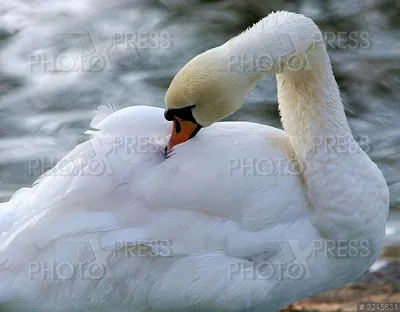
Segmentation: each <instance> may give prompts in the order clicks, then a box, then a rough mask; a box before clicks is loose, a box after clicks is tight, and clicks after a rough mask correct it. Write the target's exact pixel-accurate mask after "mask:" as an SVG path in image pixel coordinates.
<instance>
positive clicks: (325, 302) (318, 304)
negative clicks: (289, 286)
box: [281, 245, 400, 312]
mask: <svg viewBox="0 0 400 312" xmlns="http://www.w3.org/2000/svg"><path fill="white" fill-rule="evenodd" d="M399 252H400V245H396V246H390V247H386V248H385V249H384V252H383V254H382V258H383V259H384V260H382V262H384V261H387V263H386V265H384V266H382V267H381V268H379V269H376V270H371V271H370V272H366V273H365V274H364V275H363V276H361V277H360V278H359V279H358V280H357V281H355V282H354V283H350V284H347V285H345V286H343V287H342V288H339V289H336V290H333V291H328V292H325V293H322V294H319V295H317V296H314V297H310V298H307V299H304V300H301V301H298V302H296V303H294V304H291V305H290V306H288V307H286V308H284V309H283V310H281V311H282V312H283V311H285V312H289V311H291V312H294V311H309V312H311V311H313V312H314V311H315V312H317V311H320V312H333V311H334V312H352V311H357V303H361V302H374V303H393V302H398V303H399V307H398V310H399V311H400V255H399ZM392 311H394V310H392Z"/></svg>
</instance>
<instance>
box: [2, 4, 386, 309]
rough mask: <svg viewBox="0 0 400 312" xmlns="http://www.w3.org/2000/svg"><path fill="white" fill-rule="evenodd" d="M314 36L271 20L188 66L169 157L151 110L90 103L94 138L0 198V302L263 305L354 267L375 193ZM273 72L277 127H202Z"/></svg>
mask: <svg viewBox="0 0 400 312" xmlns="http://www.w3.org/2000/svg"><path fill="white" fill-rule="evenodd" d="M319 35H320V31H319V30H318V28H317V26H316V25H315V24H314V23H313V22H312V21H311V20H310V19H309V18H306V17H304V16H302V15H299V14H293V13H288V12H277V13H273V14H270V15H269V16H268V17H266V18H264V19H262V20H261V21H260V22H258V23H257V24H255V25H254V26H253V27H252V28H250V29H248V30H247V31H245V32H244V33H242V34H241V35H239V36H237V37H235V38H233V39H231V40H230V41H228V42H227V43H225V44H223V45H222V46H220V47H216V48H214V49H211V50H209V51H206V52H205V53H203V54H201V55H199V56H197V57H195V58H194V59H193V60H191V61H190V62H189V63H188V64H187V65H186V66H185V67H184V68H183V69H182V70H181V71H180V72H179V73H178V74H177V75H176V77H175V78H174V80H173V81H172V83H171V86H170V88H169V90H168V92H167V95H166V105H167V109H168V110H167V111H166V118H167V119H173V120H174V128H173V133H172V136H171V138H170V142H169V156H170V157H169V158H167V159H165V158H164V147H165V145H166V140H168V138H169V137H168V134H169V133H170V131H171V130H170V129H171V124H170V123H169V122H167V121H166V120H165V119H164V116H163V110H161V109H159V108H151V107H130V108H125V109H122V110H119V111H116V112H112V113H111V112H110V109H109V108H101V109H100V112H99V114H98V115H97V116H96V118H95V119H94V120H93V123H92V126H94V127H96V128H97V129H99V131H95V132H93V133H92V136H93V137H92V139H90V140H89V141H87V142H84V143H83V144H81V145H79V146H77V147H76V148H75V149H74V150H73V151H72V152H71V153H69V154H68V155H67V156H66V157H65V158H64V159H63V160H62V161H61V162H60V163H59V165H57V166H56V167H55V168H54V169H53V170H51V171H49V172H48V173H47V174H45V175H44V176H43V177H42V178H40V179H39V181H38V182H37V183H36V184H35V185H34V186H32V188H25V189H21V190H19V191H18V192H17V193H16V194H15V195H14V196H13V197H12V199H11V200H10V201H9V202H8V203H5V204H2V205H1V207H0V233H2V236H1V240H0V252H1V254H0V307H2V308H4V309H5V310H6V311H8V310H9V311H28V310H29V311H33V310H34V311H45V312H46V311H120V312H123V311H275V310H277V309H279V308H282V307H284V306H285V305H287V304H290V303H292V302H294V301H296V300H298V299H301V298H304V297H307V296H310V295H313V294H317V293H319V292H322V291H325V290H329V289H333V288H336V287H338V286H340V285H343V284H345V283H347V282H349V281H352V280H354V279H355V278H357V277H358V276H359V275H360V274H362V273H363V272H364V271H365V270H367V268H368V267H369V266H370V265H371V264H372V263H373V262H374V261H375V260H376V259H377V257H378V256H379V253H380V250H381V248H382V240H383V237H384V225H385V221H386V218H387V214H388V202H389V192H388V188H387V185H386V183H385V180H384V178H383V175H382V173H381V171H380V170H379V169H378V168H377V166H376V165H375V164H374V163H373V162H372V161H371V160H370V159H369V158H368V156H367V155H366V154H365V153H364V152H363V151H362V150H361V149H360V148H359V147H358V145H357V144H356V143H355V142H354V141H353V140H352V135H351V131H350V128H349V126H348V124H347V122H346V117H345V114H344V109H343V105H342V102H341V99H340V94H339V90H338V87H337V84H336V82H335V79H334V76H333V74H332V68H331V65H330V62H329V58H328V54H327V52H326V49H325V46H324V44H323V42H322V41H320V40H318V37H319ZM243 60H244V61H243ZM261 60H262V61H261ZM275 72H279V73H278V74H277V80H278V99H279V109H280V112H281V115H282V123H283V126H284V128H285V132H284V131H281V130H279V129H275V128H271V127H268V126H264V125H259V124H254V123H246V122H221V123H215V124H213V123H214V122H216V121H218V120H220V119H222V118H224V117H225V116H227V115H229V114H231V113H233V112H234V111H235V110H237V109H238V108H239V106H240V105H241V103H242V100H243V97H244V96H245V94H246V93H247V92H248V91H250V89H251V88H252V86H253V85H254V82H255V81H256V80H257V79H259V78H260V77H262V76H263V75H264V74H265V73H275ZM200 125H201V126H209V127H205V128H204V129H202V130H200V132H199V133H198V134H197V135H196V136H195V137H194V138H192V139H190V140H188V139H189V138H190V137H191V136H194V135H195V134H196V132H197V131H198V130H199V128H200ZM187 140H188V141H187ZM184 141H187V142H185V143H182V142H184ZM178 143H182V144H178ZM7 309H8V310H7Z"/></svg>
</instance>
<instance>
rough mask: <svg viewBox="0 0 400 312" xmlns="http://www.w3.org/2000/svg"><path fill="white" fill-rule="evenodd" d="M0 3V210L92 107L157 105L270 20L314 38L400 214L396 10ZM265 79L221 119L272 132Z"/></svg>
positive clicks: (349, 5)
mask: <svg viewBox="0 0 400 312" xmlns="http://www.w3.org/2000/svg"><path fill="white" fill-rule="evenodd" d="M116 3H118V4H114V3H112V2H108V1H104V0H97V1H94V0H93V1H91V0H63V1H57V0H47V1H40V0H30V1H27V0H2V3H1V4H0V60H1V66H0V77H1V78H0V120H1V123H0V201H5V200H7V199H8V198H9V197H10V196H11V195H12V193H13V192H14V191H15V190H16V189H18V188H20V187H22V186H26V185H29V184H31V183H32V182H33V181H34V180H35V179H36V177H37V176H38V175H40V174H41V173H42V171H43V170H47V169H49V168H50V167H51V166H53V165H54V164H55V163H56V161H57V160H58V159H59V158H60V157H62V156H63V155H64V154H65V153H66V152H67V151H69V150H70V149H71V148H72V147H73V146H74V145H76V144H77V143H78V142H79V141H80V140H83V139H84V138H85V137H84V136H83V135H82V133H83V131H84V130H85V129H87V127H88V126H89V121H90V119H91V117H92V115H93V114H92V111H93V110H94V109H95V108H96V106H98V105H99V104H106V103H112V104H113V105H117V106H120V107H125V106H130V105H138V104H145V105H154V106H159V107H162V106H163V105H164V102H163V98H164V93H165V91H166V88H167V87H168V85H169V82H170V81H171V79H172V77H173V76H174V74H175V73H176V72H177V70H178V69H179V68H180V67H181V66H182V65H184V64H185V63H186V62H187V61H188V60H189V59H191V58H192V57H193V56H195V55H196V54H198V53H200V52H203V51H204V50H206V49H208V48H211V47H213V46H216V45H219V44H221V43H223V42H224V41H226V40H227V39H229V38H230V37H231V36H234V35H236V34H238V33H240V32H241V31H242V30H244V29H245V28H246V27H247V26H249V25H251V24H252V23H253V22H255V21H257V20H258V19H259V18H261V17H263V16H265V15H267V14H268V13H269V12H271V11H272V10H277V9H286V10H292V11H295V12H300V13H304V14H306V15H308V16H310V17H312V18H313V19H314V20H315V22H316V23H317V24H318V25H319V26H320V28H321V30H322V31H323V33H324V39H325V42H326V43H327V45H328V49H329V52H330V56H331V59H332V63H333V66H334V72H335V75H336V78H337V81H338V83H339V85H340V88H341V91H342V96H343V100H344V103H345V106H346V114H347V116H348V118H349V122H350V125H351V127H352V130H353V132H354V134H355V136H356V137H357V138H358V139H360V140H364V141H363V142H364V143H366V144H364V145H365V149H366V151H367V152H368V154H369V155H370V157H371V158H372V159H373V160H374V161H375V162H376V163H377V164H378V165H379V167H380V168H381V169H382V171H383V172H384V174H385V177H386V180H387V182H388V184H389V187H390V191H391V207H397V206H400V122H399V121H400V103H399V98H400V18H399V16H400V2H399V1H384V0H383V1H382V0H366V1H362V2H361V1H354V2H353V1H347V0H344V1H343V0H342V1H336V0H331V1H325V0H320V1H319V0H303V1H279V0H271V1H239V0H229V1H194V0H186V1H179V0H159V1H155V0H131V1H126V0H120V1H116ZM274 81H275V78H274V77H266V78H265V79H263V80H262V81H259V82H258V84H257V86H256V88H255V90H254V91H253V92H252V93H251V94H250V95H249V96H248V97H247V99H246V105H245V107H244V108H243V109H242V110H241V111H240V112H238V113H236V114H235V115H233V116H231V117H230V119H235V120H250V121H257V122H262V123H266V124H270V125H272V126H277V127H280V123H279V117H278V110H277V99H276V85H275V82H274Z"/></svg>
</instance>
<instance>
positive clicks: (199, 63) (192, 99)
mask: <svg viewBox="0 0 400 312" xmlns="http://www.w3.org/2000/svg"><path fill="white" fill-rule="evenodd" d="M221 49H222V47H217V48H214V49H211V50H208V51H206V52H204V53H202V54H200V55H198V56H196V57H195V58H193V59H192V60H191V61H189V62H188V63H187V64H186V65H185V66H184V67H183V68H182V69H181V70H180V71H179V72H178V73H177V74H176V75H175V77H174V78H173V80H172V82H171V84H170V86H169V88H168V90H167V93H166V95H165V106H166V110H165V118H166V119H167V120H173V121H174V126H173V129H172V134H171V139H170V142H169V144H168V150H170V149H171V148H172V147H173V146H174V145H176V144H179V143H182V142H185V141H187V140H189V139H190V138H192V137H194V136H195V135H196V134H197V132H198V131H199V130H200V129H201V127H208V126H210V125H212V124H213V123H214V122H217V121H220V120H222V119H224V118H225V117H227V116H229V115H231V114H233V113H234V112H235V111H237V110H238V109H239V108H240V106H241V104H242V102H243V98H244V96H245V95H246V93H247V92H248V91H249V90H250V89H251V88H252V86H253V85H254V82H255V81H250V80H249V79H246V77H243V76H241V74H240V73H237V72H235V71H230V68H229V57H228V56H227V55H225V53H223V52H221Z"/></svg>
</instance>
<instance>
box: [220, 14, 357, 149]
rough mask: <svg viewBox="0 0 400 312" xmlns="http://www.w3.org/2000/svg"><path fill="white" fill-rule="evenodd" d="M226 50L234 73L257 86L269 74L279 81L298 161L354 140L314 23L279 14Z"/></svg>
mask: <svg viewBox="0 0 400 312" xmlns="http://www.w3.org/2000/svg"><path fill="white" fill-rule="evenodd" d="M223 47H224V50H225V53H226V54H228V55H229V56H230V64H229V65H230V66H229V67H230V68H229V70H230V72H234V73H237V74H239V75H241V76H242V77H243V76H244V77H245V78H246V79H248V80H249V81H250V85H251V86H252V85H253V84H254V82H255V81H256V80H257V79H260V78H261V77H263V76H264V74H266V73H275V74H276V75H277V83H278V101H279V110H280V113H281V116H282V124H283V127H284V129H285V130H286V132H287V134H288V136H289V138H290V141H291V143H292V145H293V148H294V150H295V152H296V154H297V155H298V156H300V155H302V154H304V153H307V151H308V150H309V149H310V147H311V146H312V145H313V143H315V142H316V141H320V140H321V139H322V138H324V139H326V138H327V137H335V138H337V137H349V138H350V137H351V131H350V127H349V125H348V123H347V120H346V116H345V113H344V108H343V104H342V101H341V97H340V92H339V88H338V86H337V83H336V81H335V78H334V76H333V72H332V66H331V64H330V60H329V56H328V53H327V51H326V48H325V44H324V43H323V40H322V36H321V32H320V30H319V29H318V27H317V26H316V25H315V23H314V22H313V21H312V20H311V19H309V18H307V17H304V16H302V15H298V14H294V13H288V12H277V13H273V14H270V15H269V16H267V17H266V18H264V19H262V20H261V21H259V22H258V23H257V24H255V25H254V26H253V27H251V28H250V29H248V30H247V31H245V32H244V33H242V34H241V35H239V36H237V37H235V38H233V39H231V40H230V41H228V42H227V43H226V44H225V45H224V46H223ZM232 53H234V54H232Z"/></svg>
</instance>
